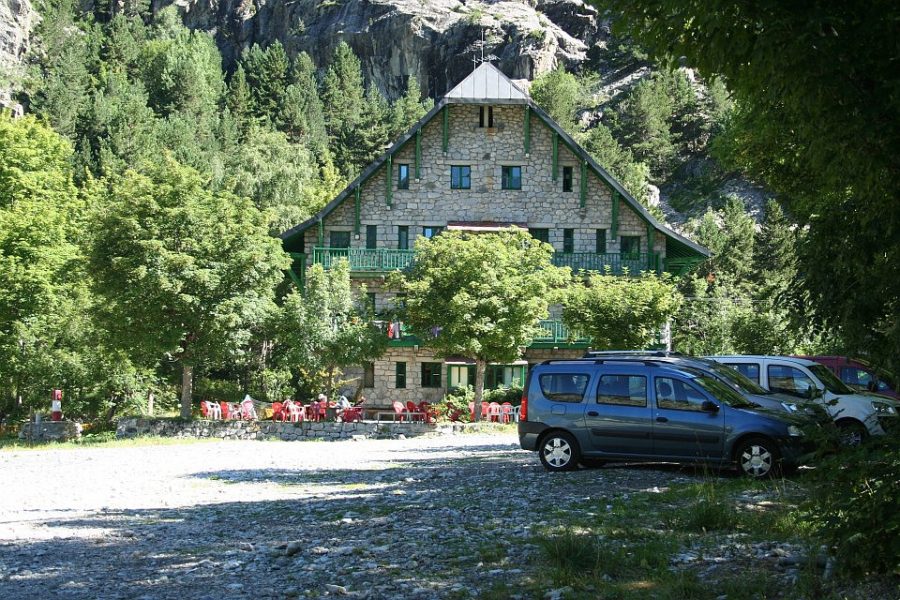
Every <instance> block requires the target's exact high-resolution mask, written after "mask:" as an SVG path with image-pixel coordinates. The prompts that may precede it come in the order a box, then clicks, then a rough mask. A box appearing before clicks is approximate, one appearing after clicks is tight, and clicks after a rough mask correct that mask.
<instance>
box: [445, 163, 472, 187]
mask: <svg viewBox="0 0 900 600" xmlns="http://www.w3.org/2000/svg"><path fill="white" fill-rule="evenodd" d="M471 187H472V167H462V166H453V167H450V189H451V190H468V189H470V188H471Z"/></svg>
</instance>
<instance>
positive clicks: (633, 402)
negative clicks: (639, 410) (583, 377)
mask: <svg viewBox="0 0 900 600" xmlns="http://www.w3.org/2000/svg"><path fill="white" fill-rule="evenodd" d="M597 404H616V405H619V406H647V378H646V377H644V376H643V375H604V376H603V377H601V378H600V385H599V387H598V388H597Z"/></svg>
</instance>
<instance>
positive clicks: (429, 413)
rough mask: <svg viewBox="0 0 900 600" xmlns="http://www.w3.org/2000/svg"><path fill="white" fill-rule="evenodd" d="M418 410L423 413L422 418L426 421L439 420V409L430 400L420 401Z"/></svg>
mask: <svg viewBox="0 0 900 600" xmlns="http://www.w3.org/2000/svg"><path fill="white" fill-rule="evenodd" d="M418 410H419V412H420V413H422V420H424V421H425V422H426V423H434V422H435V421H437V411H436V410H435V409H434V408H433V407H432V406H431V404H429V403H428V402H425V401H424V400H423V401H422V402H419V407H418Z"/></svg>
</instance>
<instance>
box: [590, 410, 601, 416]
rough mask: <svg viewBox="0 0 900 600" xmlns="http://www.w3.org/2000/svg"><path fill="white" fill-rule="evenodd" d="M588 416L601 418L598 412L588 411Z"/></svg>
mask: <svg viewBox="0 0 900 600" xmlns="http://www.w3.org/2000/svg"><path fill="white" fill-rule="evenodd" d="M588 416H589V417H599V416H600V413H598V412H597V411H596V410H589V411H588Z"/></svg>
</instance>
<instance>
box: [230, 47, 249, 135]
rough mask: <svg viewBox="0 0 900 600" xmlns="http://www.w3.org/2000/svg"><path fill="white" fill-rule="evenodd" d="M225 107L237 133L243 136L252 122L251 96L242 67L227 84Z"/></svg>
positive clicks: (241, 66) (239, 66)
mask: <svg viewBox="0 0 900 600" xmlns="http://www.w3.org/2000/svg"><path fill="white" fill-rule="evenodd" d="M225 106H226V107H227V108H228V110H229V111H231V116H232V118H233V119H234V122H235V124H236V125H237V128H238V131H239V132H240V134H241V135H242V136H243V135H244V134H246V132H247V128H248V127H249V126H250V123H251V122H252V120H253V115H254V112H255V111H254V108H253V96H252V94H251V92H250V86H249V85H248V83H247V74H246V73H245V72H244V66H243V65H240V64H239V65H238V67H237V69H235V71H234V75H232V76H231V81H229V82H228V94H227V95H226V97H225Z"/></svg>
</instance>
